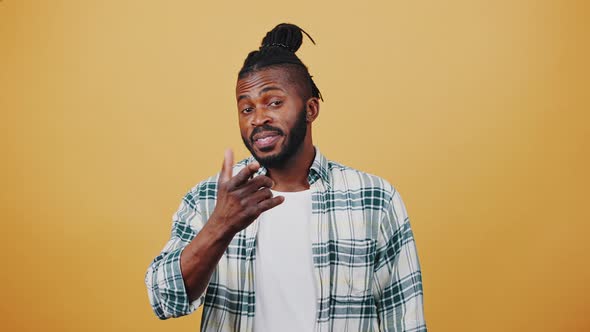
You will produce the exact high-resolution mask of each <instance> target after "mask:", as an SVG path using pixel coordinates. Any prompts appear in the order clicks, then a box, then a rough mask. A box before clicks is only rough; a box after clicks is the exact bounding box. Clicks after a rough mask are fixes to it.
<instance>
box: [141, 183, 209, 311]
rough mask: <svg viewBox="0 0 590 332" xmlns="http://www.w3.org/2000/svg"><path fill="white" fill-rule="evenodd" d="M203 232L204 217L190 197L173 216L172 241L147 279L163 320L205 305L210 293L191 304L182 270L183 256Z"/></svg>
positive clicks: (151, 295)
mask: <svg viewBox="0 0 590 332" xmlns="http://www.w3.org/2000/svg"><path fill="white" fill-rule="evenodd" d="M201 228H202V219H201V214H200V212H199V211H198V207H197V205H196V202H195V199H194V196H193V194H192V193H188V194H187V195H186V196H185V197H184V198H183V200H182V202H181V203H180V207H179V208H178V211H177V212H176V213H175V214H174V216H173V223H172V234H171V236H170V239H169V240H168V242H167V243H166V245H165V246H164V249H162V251H161V252H160V254H159V255H158V256H156V258H155V259H154V260H153V261H152V263H151V264H150V265H149V267H148V269H147V273H146V275H145V284H146V286H147V291H148V297H149V300H150V304H151V306H152V309H153V310H154V313H155V314H156V315H157V316H158V318H160V319H167V318H171V317H180V316H184V315H188V314H190V313H192V312H193V311H195V310H196V309H197V308H198V307H199V306H200V305H201V304H202V303H203V300H204V296H205V293H206V292H203V294H202V295H201V296H200V297H199V298H197V299H196V300H194V301H192V302H191V303H189V298H188V295H187V293H186V289H185V286H184V280H183V279H182V273H181V270H180V254H181V253H182V251H183V250H184V248H185V247H186V246H187V245H188V244H189V243H190V241H191V240H192V239H193V238H194V237H195V236H196V234H197V232H198V231H199V230H200V229H201Z"/></svg>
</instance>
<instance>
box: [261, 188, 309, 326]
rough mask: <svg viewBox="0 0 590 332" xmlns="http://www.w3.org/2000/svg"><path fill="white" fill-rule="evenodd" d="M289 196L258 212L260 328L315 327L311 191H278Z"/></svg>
mask: <svg viewBox="0 0 590 332" xmlns="http://www.w3.org/2000/svg"><path fill="white" fill-rule="evenodd" d="M273 195H274V196H277V195H280V196H284V197H285V201H284V202H283V203H282V204H280V205H278V206H276V207H274V208H273V209H270V210H268V211H266V212H264V213H262V214H261V215H260V216H259V217H258V218H259V219H258V234H257V239H256V261H255V266H256V267H255V273H256V274H255V276H254V280H255V292H256V308H255V316H254V331H255V332H273V331H281V332H288V331H294V332H295V331H296V332H305V331H313V330H314V326H315V318H316V306H317V304H316V301H317V300H316V289H315V283H314V273H313V269H314V268H313V260H312V250H311V235H310V234H311V229H310V227H311V191H310V190H304V191H299V192H277V191H273Z"/></svg>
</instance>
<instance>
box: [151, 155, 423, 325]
mask: <svg viewBox="0 0 590 332" xmlns="http://www.w3.org/2000/svg"><path fill="white" fill-rule="evenodd" d="M252 161H254V159H253V157H250V158H247V159H244V160H242V161H240V162H239V163H238V164H236V165H235V166H234V169H233V171H234V174H236V173H237V172H239V171H240V170H241V169H242V168H243V167H245V166H246V165H247V164H248V163H250V162H252ZM260 174H266V170H265V169H264V168H263V167H261V168H260V169H259V170H258V172H257V173H256V175H260ZM218 176H219V174H218V175H216V176H213V177H211V178H209V179H207V180H205V181H203V182H201V183H199V184H198V185H196V186H195V187H194V188H193V189H192V190H191V191H190V192H189V193H188V194H186V196H185V197H184V199H183V200H182V202H181V204H180V208H179V209H178V211H177V212H176V213H175V214H174V217H173V225H172V235H171V238H170V240H169V241H168V243H167V244H166V245H165V247H164V249H163V250H162V252H161V253H160V255H158V256H157V257H156V258H155V259H154V260H153V262H152V263H151V264H150V266H149V268H148V270H147V273H146V277H145V282H146V285H147V290H148V295H149V300H150V303H151V305H152V308H153V310H154V312H155V313H156V315H157V316H158V317H159V318H161V319H166V318H170V317H180V316H183V315H187V314H190V313H191V312H193V311H195V310H196V309H197V308H198V307H199V306H200V305H202V304H204V309H203V316H202V320H201V331H219V332H221V331H224V332H225V331H227V332H229V331H252V330H253V321H254V319H253V318H254V312H255V303H254V299H255V295H254V289H255V288H254V282H255V280H256V276H255V275H254V264H255V262H256V232H257V229H258V221H257V220H256V221H254V222H253V223H252V224H251V225H250V226H248V227H247V228H246V229H244V230H242V231H241V232H239V233H237V234H236V235H235V236H234V238H233V240H232V242H231V243H230V245H229V247H228V248H227V249H226V251H225V253H224V254H223V256H222V258H221V260H220V261H219V263H218V265H217V268H216V269H215V271H214V272H213V275H212V276H211V279H210V281H209V284H208V286H207V290H206V292H205V293H204V294H203V295H201V296H200V297H199V298H198V299H196V300H194V301H192V302H189V299H188V296H187V294H186V290H185V286H184V282H183V279H182V274H181V271H180V254H181V252H182V250H183V249H184V248H185V247H186V245H187V244H188V243H189V242H190V241H191V240H192V239H193V238H194V237H195V236H196V235H197V233H198V232H199V231H200V230H201V229H202V227H203V225H204V223H206V222H207V220H208V219H209V216H210V215H211V213H212V212H213V209H214V208H215V203H216V197H217V178H218ZM308 180H309V184H310V189H311V192H312V232H311V233H312V234H311V238H310V244H311V245H312V252H313V263H314V271H315V273H314V279H315V282H316V290H317V308H318V310H317V313H316V324H315V331H316V332H320V331H397V332H400V331H426V324H425V321H424V313H423V294H422V276H421V272H420V265H419V262H418V256H417V253H416V245H415V242H414V238H413V235H412V230H411V228H410V224H409V219H408V215H407V212H406V209H405V206H404V203H403V201H402V199H401V197H400V195H399V193H398V192H397V191H396V190H395V189H394V188H393V187H392V186H391V184H389V183H388V182H387V181H385V180H383V179H381V178H379V177H376V176H374V175H369V174H366V173H363V172H360V171H358V170H354V169H352V168H349V167H346V166H343V165H340V164H338V163H335V162H333V161H328V160H327V159H326V158H325V157H324V156H323V155H322V154H321V153H320V152H319V149H317V148H316V156H315V159H314V161H313V164H312V166H311V169H310V171H309V176H308ZM293 287H297V285H293Z"/></svg>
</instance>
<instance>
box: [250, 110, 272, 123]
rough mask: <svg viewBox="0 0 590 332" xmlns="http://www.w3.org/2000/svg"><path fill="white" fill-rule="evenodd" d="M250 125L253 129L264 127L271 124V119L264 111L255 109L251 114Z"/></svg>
mask: <svg viewBox="0 0 590 332" xmlns="http://www.w3.org/2000/svg"><path fill="white" fill-rule="evenodd" d="M251 119H252V125H253V126H255V127H258V126H262V125H265V124H267V123H270V122H271V118H270V116H269V115H268V113H267V112H266V110H265V109H260V108H258V109H256V110H255V111H254V114H252V118H251Z"/></svg>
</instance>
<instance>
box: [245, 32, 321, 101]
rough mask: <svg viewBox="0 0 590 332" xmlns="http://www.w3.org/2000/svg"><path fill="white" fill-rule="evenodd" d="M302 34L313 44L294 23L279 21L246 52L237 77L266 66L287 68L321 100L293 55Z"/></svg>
mask: <svg viewBox="0 0 590 332" xmlns="http://www.w3.org/2000/svg"><path fill="white" fill-rule="evenodd" d="M303 34H305V35H306V36H307V37H308V38H309V40H311V42H312V43H314V44H315V41H314V40H313V38H311V36H310V35H309V34H308V33H307V32H305V31H304V30H303V29H301V28H300V27H298V26H296V25H294V24H289V23H281V24H279V25H277V26H276V27H274V29H272V30H271V31H269V32H267V33H266V36H264V38H263V39H262V43H261V45H260V48H259V49H258V50H256V51H252V52H250V53H249V54H248V56H247V57H246V60H245V61H244V65H243V66H242V69H241V70H240V72H239V74H238V79H242V78H244V77H246V76H247V75H248V74H251V73H253V72H256V71H258V70H261V69H265V68H267V67H285V68H289V69H292V70H294V72H295V73H297V76H298V77H299V78H300V79H301V80H302V81H303V82H301V83H303V84H302V86H304V87H305V89H306V90H307V91H309V92H308V93H309V94H310V95H311V96H312V97H316V98H320V99H321V100H322V101H323V98H322V94H321V93H320V90H319V89H318V87H317V86H316V85H315V82H314V81H313V79H312V77H311V75H310V74H309V70H308V69H307V66H305V65H304V64H303V62H301V60H300V59H299V58H298V57H297V55H295V52H297V50H298V49H299V47H300V46H301V43H302V42H303Z"/></svg>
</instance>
